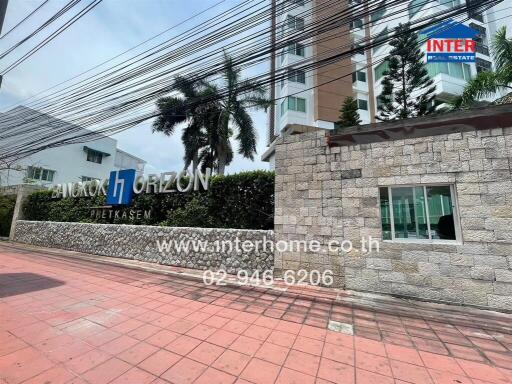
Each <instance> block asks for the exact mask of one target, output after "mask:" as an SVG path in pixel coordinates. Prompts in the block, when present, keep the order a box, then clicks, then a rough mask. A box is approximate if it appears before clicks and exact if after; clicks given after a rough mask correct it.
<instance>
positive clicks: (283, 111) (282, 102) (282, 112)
mask: <svg viewBox="0 0 512 384" xmlns="http://www.w3.org/2000/svg"><path fill="white" fill-rule="evenodd" d="M286 105H287V103H286V99H284V100H283V101H281V116H283V115H284V113H285V112H286Z"/></svg>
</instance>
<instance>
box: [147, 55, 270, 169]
mask: <svg viewBox="0 0 512 384" xmlns="http://www.w3.org/2000/svg"><path fill="white" fill-rule="evenodd" d="M221 77H222V79H221V80H220V81H217V82H213V81H208V79H206V80H204V79H202V78H200V77H194V76H191V77H189V78H183V77H178V78H176V80H175V89H176V90H177V91H178V95H177V96H169V97H164V98H161V99H159V100H158V101H157V109H158V111H159V113H160V115H159V116H158V118H157V119H156V120H155V122H154V124H153V129H154V131H156V132H163V133H165V134H167V135H172V134H173V133H174V130H175V128H176V126H178V125H181V124H185V128H184V130H183V134H182V142H183V145H184V147H185V158H184V160H185V167H187V166H188V165H189V164H190V163H192V164H193V167H194V169H195V167H197V166H201V167H202V168H203V169H204V168H206V167H210V168H212V169H214V170H216V171H217V173H218V174H220V175H223V174H224V172H225V168H226V166H227V165H229V164H230V163H231V161H232V160H233V157H234V151H233V148H232V143H231V140H232V139H234V140H235V141H236V142H237V143H238V153H239V154H241V155H242V156H243V157H245V158H248V159H251V160H253V159H254V155H255V154H256V130H255V128H254V123H253V121H252V118H251V116H250V114H249V109H251V108H264V109H266V108H267V107H268V106H270V104H271V102H270V100H268V99H267V98H266V91H265V88H264V87H263V86H262V85H260V84H258V83H256V82H253V81H250V80H245V79H242V77H241V69H240V68H239V67H236V66H235V65H234V63H233V60H232V58H231V57H230V56H229V55H227V54H225V55H224V65H223V70H222V76H221Z"/></svg>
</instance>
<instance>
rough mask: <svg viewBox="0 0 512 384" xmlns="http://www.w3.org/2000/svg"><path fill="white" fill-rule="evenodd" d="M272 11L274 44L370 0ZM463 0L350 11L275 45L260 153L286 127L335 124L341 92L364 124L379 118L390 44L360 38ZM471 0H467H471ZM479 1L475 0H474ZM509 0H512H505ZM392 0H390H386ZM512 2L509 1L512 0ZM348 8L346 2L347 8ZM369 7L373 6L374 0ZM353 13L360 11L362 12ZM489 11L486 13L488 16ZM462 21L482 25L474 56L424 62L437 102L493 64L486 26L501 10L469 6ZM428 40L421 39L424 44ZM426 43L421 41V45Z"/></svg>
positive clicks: (278, 0)
mask: <svg viewBox="0 0 512 384" xmlns="http://www.w3.org/2000/svg"><path fill="white" fill-rule="evenodd" d="M271 1H273V2H274V3H273V5H274V8H275V9H276V10H277V12H276V14H277V17H276V20H275V22H274V23H273V27H274V28H273V39H274V43H276V44H279V41H280V39H283V38H285V37H287V38H288V39H289V36H290V33H294V32H296V35H298V36H300V33H301V31H303V32H304V35H305V36H307V35H308V31H309V29H308V26H309V25H315V26H318V25H319V23H320V24H322V21H325V20H326V19H328V18H329V17H331V16H332V15H334V14H335V12H345V13H347V9H350V7H354V6H357V7H359V9H360V7H362V6H365V4H366V6H368V5H369V4H375V3H373V2H371V1H361V0H350V1H346V0H341V1H332V0H271ZM463 1H464V0H430V1H426V0H410V1H405V2H403V3H402V4H400V5H399V6H397V5H396V3H393V5H390V6H388V7H386V6H385V5H386V3H387V2H386V1H383V2H382V3H379V4H382V5H384V7H378V9H379V10H378V11H376V12H373V13H370V14H369V15H368V16H366V15H365V16H364V18H357V17H355V18H353V19H352V20H351V21H350V25H347V24H346V23H345V24H344V25H343V26H339V27H334V28H331V29H327V28H326V30H325V31H324V32H322V33H320V34H318V35H316V36H313V37H311V38H309V39H305V40H301V39H300V37H299V38H297V39H294V40H296V41H297V42H295V43H293V44H289V45H288V46H286V47H285V48H283V49H282V50H280V51H278V52H277V53H276V55H275V57H274V60H273V62H272V65H271V71H275V73H276V74H277V75H276V76H277V77H278V78H279V71H280V70H281V71H282V70H283V68H288V69H287V73H288V75H287V79H285V80H283V81H281V80H279V81H276V83H275V87H274V92H275V95H274V97H275V98H277V99H278V101H277V102H276V105H275V106H274V108H273V109H271V110H270V112H269V119H268V121H269V123H268V143H269V148H268V150H267V151H266V152H265V153H264V154H263V156H262V159H263V160H264V161H268V162H270V165H271V167H272V166H273V162H274V151H273V142H274V141H275V139H276V137H278V136H279V135H281V134H283V133H284V132H285V131H286V132H288V133H293V132H301V131H303V130H307V129H311V128H308V127H317V128H326V129H333V128H334V126H335V122H336V121H337V120H339V110H340V108H341V105H342V104H343V101H344V99H345V97H347V96H352V97H354V98H355V99H356V100H357V104H358V107H359V111H358V112H359V115H360V117H361V120H362V123H363V124H367V123H373V122H376V119H375V116H376V115H377V113H378V112H377V107H378V98H377V97H378V96H379V95H380V93H381V92H382V86H381V81H382V79H383V77H384V76H383V73H384V71H385V70H386V69H387V63H386V62H385V61H383V59H384V58H385V57H386V56H388V55H389V52H390V49H391V47H390V46H389V45H388V44H382V45H377V46H375V47H373V48H372V49H367V50H360V51H357V47H358V41H363V40H364V41H366V42H367V41H368V39H373V40H374V41H375V40H377V41H378V40H379V39H382V38H384V37H385V36H387V35H388V34H389V33H390V32H392V31H393V29H394V28H395V27H396V26H398V24H399V23H406V22H409V21H412V22H414V21H415V20H419V19H424V18H428V17H429V16H432V15H434V14H437V13H439V12H442V11H444V10H449V9H451V8H454V7H457V6H461V5H463V4H464V3H463ZM468 1H469V0H468ZM473 1H477V0H473ZM283 2H288V3H290V2H291V3H293V4H294V5H295V6H293V7H290V6H288V7H286V9H287V10H286V11H283V12H281V11H280V10H282V9H283V8H280V7H281V4H283ZM505 2H508V3H512V0H505ZM388 3H389V2H388ZM510 5H512V4H510ZM347 7H349V8H347ZM372 8H373V9H375V8H376V7H375V6H373V7H372ZM357 14H362V13H361V12H360V11H359V12H357ZM490 15H491V16H490ZM465 16H467V17H466V18H467V20H466V21H464V24H466V25H468V26H470V27H471V28H473V29H475V30H477V31H479V32H480V34H479V35H478V36H477V38H476V52H477V53H476V62H475V63H428V64H427V66H428V71H429V73H430V76H431V77H432V78H433V79H434V82H435V85H436V93H437V96H436V100H437V102H443V101H447V100H449V99H450V98H453V97H454V96H456V95H459V94H460V93H461V92H462V90H463V87H464V84H465V83H466V82H467V80H468V79H470V78H471V77H473V76H475V75H476V74H477V73H478V72H480V71H488V70H491V69H492V67H493V61H492V59H491V56H490V52H489V44H490V38H491V33H494V32H495V31H496V29H497V27H498V23H499V21H496V19H497V18H498V17H496V16H492V11H484V12H475V11H469V8H468V11H467V12H466V15H465ZM424 45H426V44H424ZM350 49H355V50H356V51H355V53H354V54H353V55H352V57H350V58H349V57H346V58H343V59H341V60H337V61H335V62H331V63H328V64H327V65H323V66H321V67H319V68H317V69H313V70H310V71H302V70H297V69H294V68H293V67H294V65H296V66H303V64H304V63H307V62H308V58H309V59H310V60H311V61H317V60H321V59H322V58H326V57H331V56H334V55H336V54H341V53H343V52H346V51H347V50H350ZM423 49H425V46H423Z"/></svg>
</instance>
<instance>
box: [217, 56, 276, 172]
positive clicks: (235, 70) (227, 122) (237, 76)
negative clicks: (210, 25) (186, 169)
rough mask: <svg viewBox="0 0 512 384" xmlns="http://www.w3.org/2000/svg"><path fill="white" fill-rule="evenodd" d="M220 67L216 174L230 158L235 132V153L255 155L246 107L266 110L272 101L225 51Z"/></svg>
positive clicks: (222, 169) (253, 138)
mask: <svg viewBox="0 0 512 384" xmlns="http://www.w3.org/2000/svg"><path fill="white" fill-rule="evenodd" d="M223 67H224V69H223V84H222V85H223V92H219V91H218V100H219V101H218V108H219V113H218V117H217V120H216V123H218V128H217V129H218V131H217V134H218V138H219V141H218V142H217V143H216V147H215V151H216V155H217V161H218V164H217V172H218V174H219V175H223V174H224V170H225V167H226V165H227V164H229V162H230V161H231V159H232V158H233V149H232V148H231V143H230V138H231V136H232V135H235V140H236V141H237V142H238V153H239V154H241V155H242V156H244V157H245V158H248V159H251V160H253V159H254V155H255V154H256V131H255V129H254V123H253V121H252V118H251V116H250V115H249V112H248V110H249V109H250V108H256V109H265V110H266V108H268V107H269V106H270V105H271V101H270V100H268V99H267V98H266V91H265V88H264V87H263V86H262V85H260V84H258V83H256V82H254V81H251V80H244V79H242V78H241V68H239V67H236V66H235V65H234V63H233V59H232V58H231V57H230V56H228V55H227V54H224V66H223ZM235 132H236V133H235Z"/></svg>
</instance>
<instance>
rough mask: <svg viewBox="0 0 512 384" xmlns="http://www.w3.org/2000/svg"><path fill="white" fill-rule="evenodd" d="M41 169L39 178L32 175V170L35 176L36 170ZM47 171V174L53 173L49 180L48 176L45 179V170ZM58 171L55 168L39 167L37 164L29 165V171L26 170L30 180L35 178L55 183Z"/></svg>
mask: <svg viewBox="0 0 512 384" xmlns="http://www.w3.org/2000/svg"><path fill="white" fill-rule="evenodd" d="M36 169H37V170H39V177H38V178H34V177H30V171H31V170H32V176H35V171H36ZM45 171H46V174H47V175H48V174H50V173H51V174H52V179H51V180H48V177H47V178H46V179H43V172H45ZM56 173H57V172H56V171H55V170H53V169H48V168H43V167H37V166H35V165H30V166H28V167H27V171H26V177H27V179H28V180H33V181H40V182H43V183H53V180H55V174H56Z"/></svg>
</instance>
